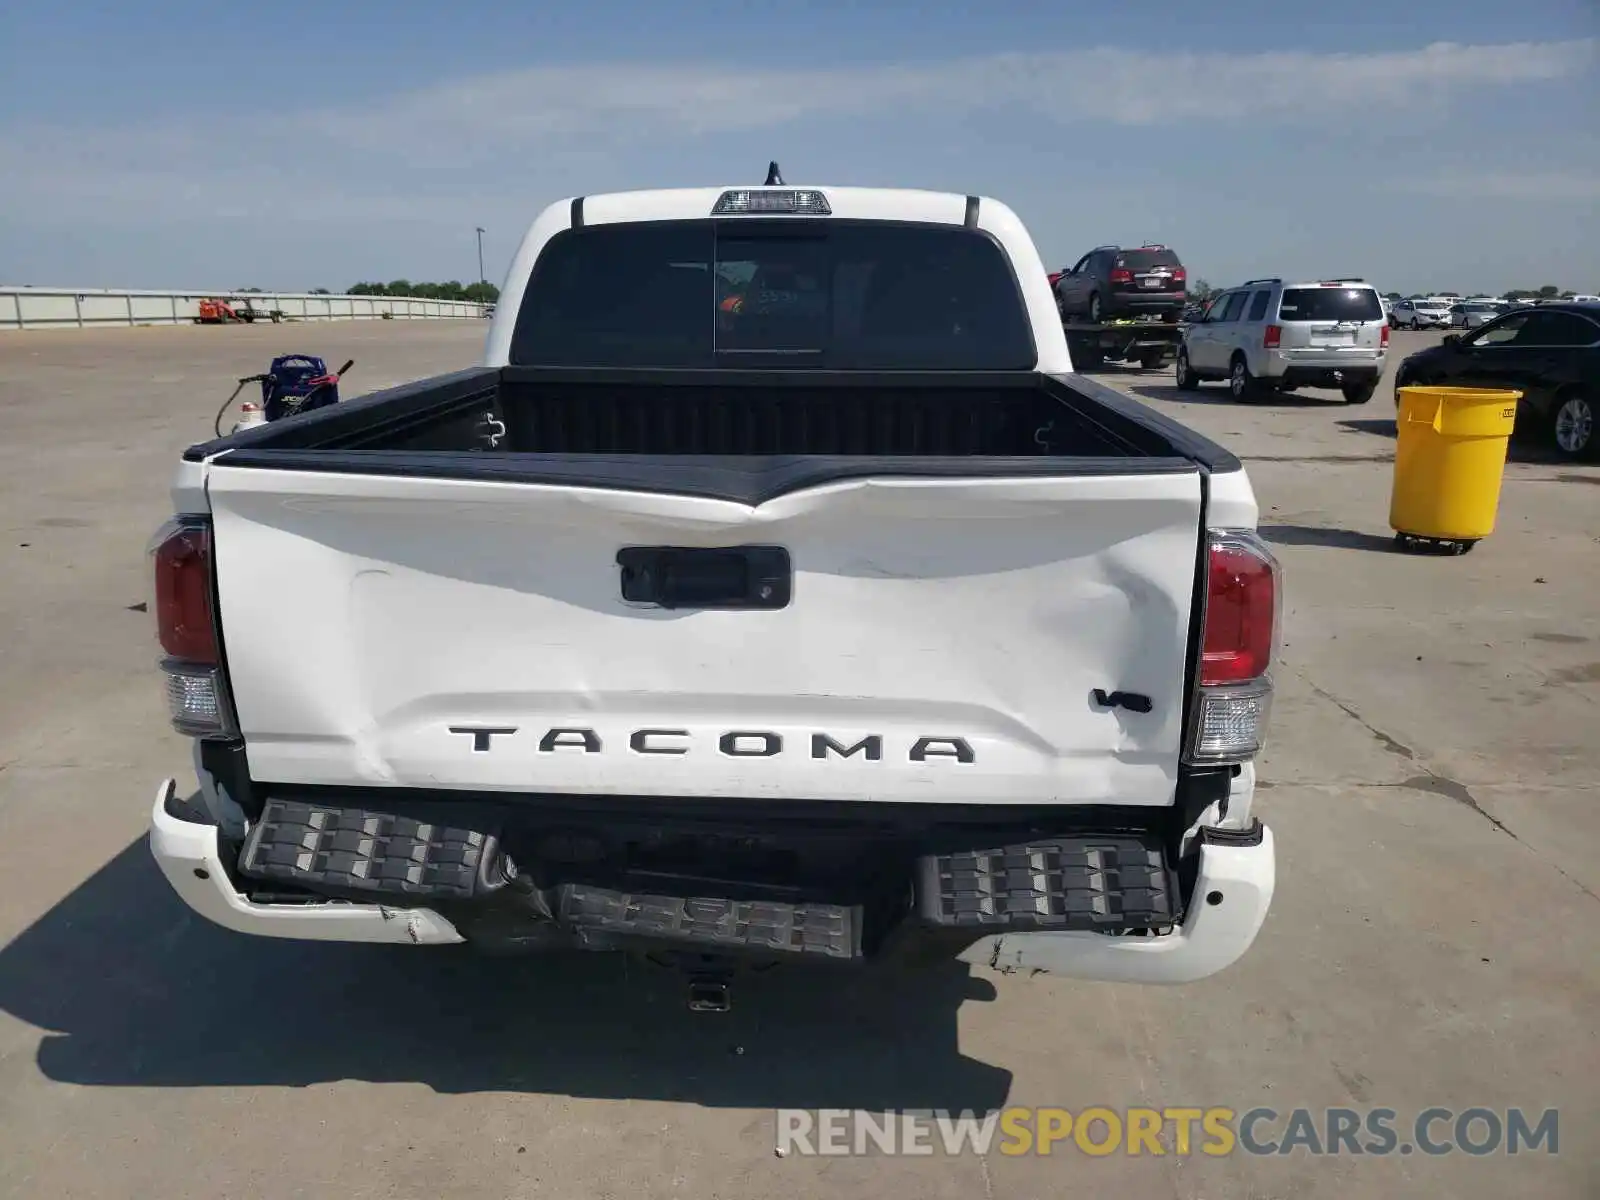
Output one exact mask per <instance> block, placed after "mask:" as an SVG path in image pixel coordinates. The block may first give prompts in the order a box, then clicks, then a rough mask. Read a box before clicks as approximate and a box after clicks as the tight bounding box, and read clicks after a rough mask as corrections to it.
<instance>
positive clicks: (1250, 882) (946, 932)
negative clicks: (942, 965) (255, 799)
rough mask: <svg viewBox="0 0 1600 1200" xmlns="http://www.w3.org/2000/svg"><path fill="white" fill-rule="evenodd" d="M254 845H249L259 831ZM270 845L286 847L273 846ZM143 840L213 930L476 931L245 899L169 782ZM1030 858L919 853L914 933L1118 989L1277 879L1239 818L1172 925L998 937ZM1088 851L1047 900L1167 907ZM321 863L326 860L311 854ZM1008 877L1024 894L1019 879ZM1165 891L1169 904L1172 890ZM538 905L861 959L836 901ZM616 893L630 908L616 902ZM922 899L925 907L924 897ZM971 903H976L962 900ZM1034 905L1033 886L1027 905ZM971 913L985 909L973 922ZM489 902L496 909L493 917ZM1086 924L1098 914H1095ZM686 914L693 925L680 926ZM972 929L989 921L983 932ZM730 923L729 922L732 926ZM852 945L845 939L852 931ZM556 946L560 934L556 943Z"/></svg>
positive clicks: (383, 913) (1217, 940) (218, 847)
mask: <svg viewBox="0 0 1600 1200" xmlns="http://www.w3.org/2000/svg"><path fill="white" fill-rule="evenodd" d="M1237 799H1239V800H1244V799H1245V797H1243V796H1240V797H1237ZM352 811H353V810H352ZM259 827H260V826H259V825H258V828H259ZM319 828H320V826H319ZM255 840H256V843H257V844H258V846H259V843H260V839H259V838H257V839H255ZM1101 841H1102V843H1103V842H1104V841H1105V839H1101ZM273 844H275V845H287V844H288V843H285V842H282V841H281V840H280V842H278V843H273ZM150 848H151V852H152V854H153V856H154V857H155V859H156V862H157V863H158V864H159V866H160V868H161V871H162V873H163V874H164V875H165V876H166V878H167V881H168V883H169V884H170V885H171V886H172V888H173V890H174V891H176V892H177V893H178V895H179V896H180V897H181V898H182V899H183V901H184V903H186V904H187V905H188V906H189V907H190V908H191V909H193V910H194V911H195V912H196V913H197V914H199V915H200V916H202V917H205V918H206V919H207V920H209V921H211V922H212V923H214V924H217V925H220V926H222V927H224V928H226V929H231V930H234V931H236V932H239V933H247V934H254V935H257V936H263V937H276V938H293V939H303V940H312V941H343V942H386V943H393V944H404V945H444V944H453V943H460V942H464V941H468V940H478V937H479V933H477V932H473V931H474V930H477V929H478V927H479V923H480V918H481V916H482V914H481V913H475V912H473V911H472V908H473V907H474V905H473V904H463V903H462V902H461V900H460V898H459V897H458V898H456V899H445V900H442V901H440V902H439V908H441V909H444V910H445V911H446V912H448V913H449V914H450V916H448V917H447V916H445V915H442V914H441V913H440V912H439V911H435V909H433V908H429V907H419V906H416V905H417V904H418V901H416V900H415V899H412V898H409V897H406V896H404V895H395V896H393V897H392V900H393V902H391V903H383V902H377V899H378V898H377V897H373V898H372V902H368V901H366V900H365V899H363V898H361V897H351V898H344V899H328V898H324V897H320V896H310V895H301V896H291V897H286V898H284V899H281V900H274V901H273V902H257V901H255V900H252V899H251V896H250V895H249V894H246V892H247V891H249V889H251V888H252V887H253V886H255V887H259V886H260V884H259V879H258V880H257V881H256V883H255V884H254V885H253V884H252V881H250V880H247V879H245V878H244V877H243V876H242V875H240V874H239V871H240V870H241V869H244V863H243V860H239V861H237V862H236V861H235V860H236V859H238V843H237V842H229V843H224V842H223V841H222V840H221V839H220V838H219V833H218V830H217V827H216V826H215V825H213V824H211V823H210V821H209V819H208V818H206V817H204V816H202V815H200V814H198V813H193V812H190V811H187V810H186V809H185V808H184V807H183V806H182V805H181V804H179V803H178V802H177V799H176V787H175V784H174V781H173V780H170V779H168V780H165V781H163V782H162V784H161V786H160V787H159V788H158V790H157V793H156V797H155V803H154V806H153V808H152V810H151V818H150ZM1019 849H1020V848H1019ZM1039 853H1040V852H1039V851H1038V850H1037V849H1036V848H1033V847H1029V848H1026V849H1025V850H1024V852H1023V853H1022V854H1021V855H1020V857H1021V859H1023V860H1024V861H1022V862H1021V863H1019V862H1016V861H1007V862H1001V861H998V860H997V859H995V858H994V856H990V860H989V862H988V865H986V866H983V865H979V866H977V867H975V866H974V863H973V862H972V861H971V858H972V856H970V855H965V854H958V855H955V856H953V857H941V858H937V859H935V858H929V859H926V860H924V862H923V870H924V880H925V881H927V880H931V879H933V878H935V877H942V878H943V879H944V880H945V881H946V885H945V886H943V890H942V891H941V888H940V886H939V885H935V884H932V883H929V884H928V886H927V890H923V891H919V895H920V897H921V899H920V901H919V904H920V908H921V911H920V913H919V914H918V917H919V918H920V919H921V920H922V921H923V922H924V924H923V925H922V927H921V928H922V931H923V932H924V933H926V932H929V931H930V929H931V932H932V934H933V935H934V938H935V940H936V942H937V941H940V940H942V941H944V942H945V943H947V944H949V949H947V950H946V951H945V952H944V954H945V956H946V957H948V956H952V955H953V956H955V957H958V958H959V959H961V960H962V961H965V962H968V963H972V964H976V965H984V966H990V967H993V968H995V969H998V970H1001V971H1013V970H1027V971H1030V972H1031V971H1043V972H1048V973H1052V974H1058V975H1063V976H1066V977H1069V978H1076V979H1098V980H1106V981H1115V982H1130V983H1150V984H1160V983H1186V982H1190V981H1193V980H1197V979H1201V978H1204V977H1206V976H1208V975H1212V974H1215V973H1216V972H1219V971H1221V970H1223V969H1224V968H1226V967H1228V966H1229V965H1231V964H1232V963H1233V962H1235V961H1236V960H1237V959H1238V958H1239V957H1240V956H1241V955H1243V954H1244V953H1245V952H1246V951H1247V950H1248V949H1249V948H1250V945H1251V944H1252V942H1254V940H1255V937H1256V935H1257V933H1258V932H1259V930H1260V928H1261V925H1262V923H1263V922H1264V921H1265V919H1266V913H1267V909H1268V907H1269V906H1270V904H1271V901H1272V893H1273V887H1274V880H1275V856H1274V848H1273V839H1272V835H1271V832H1270V831H1269V830H1267V829H1266V828H1265V827H1264V826H1262V825H1260V824H1259V823H1256V822H1252V823H1251V824H1250V827H1249V829H1248V830H1246V831H1243V832H1224V831H1219V830H1207V831H1205V832H1204V833H1203V834H1202V841H1201V845H1200V848H1199V852H1198V859H1197V863H1196V866H1195V881H1194V883H1193V886H1192V889H1191V890H1189V895H1190V897H1191V899H1190V902H1189V904H1188V906H1187V911H1186V912H1184V913H1183V914H1182V916H1181V921H1180V922H1178V923H1176V924H1174V923H1173V922H1172V917H1171V916H1170V915H1169V916H1168V917H1167V918H1164V919H1163V920H1161V921H1160V922H1156V923H1157V924H1159V925H1161V932H1159V933H1148V934H1145V933H1117V932H1111V931H1107V932H1094V931H1091V930H1089V929H1085V928H1082V926H1081V923H1079V924H1076V925H1074V927H1073V928H1071V929H1068V930H1062V929H1039V928H1037V926H1036V925H1035V926H1034V927H1032V928H1026V929H1022V930H1018V929H1016V928H1014V927H1013V928H1008V929H1002V930H996V929H995V925H994V921H996V920H1001V919H1003V918H1002V917H1001V914H1000V912H999V911H998V910H1000V909H1010V910H1011V911H1012V912H1013V913H1015V912H1017V911H1019V910H1018V909H1017V907H1016V904H1015V896H1016V893H1012V898H1011V899H1010V900H1004V901H1003V900H1002V899H1001V896H1002V895H1003V894H1004V893H1005V891H1006V887H1007V881H1008V880H1009V881H1010V882H1011V885H1012V886H1016V884H1015V880H1016V878H1017V876H1016V872H1017V871H1018V870H1019V869H1021V870H1022V871H1023V872H1024V874H1027V873H1028V872H1029V870H1030V868H1031V869H1032V870H1033V871H1040V870H1053V871H1055V872H1057V873H1058V876H1059V872H1060V871H1061V870H1062V869H1063V863H1062V862H1061V861H1059V860H1058V861H1056V862H1055V863H1054V864H1052V865H1050V866H1048V867H1047V866H1045V865H1042V860H1041V859H1040V858H1038V857H1037V856H1038V855H1039ZM1094 854H1095V855H1096V857H1095V859H1094V860H1093V861H1092V862H1090V863H1089V864H1088V866H1087V868H1086V870H1085V869H1084V868H1081V867H1080V868H1079V873H1078V875H1077V876H1076V878H1077V879H1078V880H1079V882H1078V883H1077V884H1076V885H1075V889H1074V890H1073V892H1072V894H1071V895H1070V896H1066V895H1065V894H1063V895H1062V896H1059V897H1055V898H1054V899H1055V900H1060V901H1064V902H1065V908H1066V909H1067V910H1068V912H1069V914H1070V911H1072V910H1076V911H1078V912H1080V913H1084V912H1090V911H1102V909H1103V906H1104V905H1105V904H1108V903H1109V904H1111V905H1112V906H1114V907H1118V908H1126V909H1129V910H1131V909H1132V908H1134V907H1135V906H1136V904H1137V903H1139V900H1138V899H1137V897H1136V893H1144V895H1145V900H1144V903H1146V904H1147V906H1148V908H1147V911H1160V910H1161V909H1162V906H1163V905H1164V904H1166V903H1169V902H1168V901H1165V900H1163V899H1162V896H1163V894H1164V893H1165V891H1166V889H1165V883H1164V879H1163V872H1162V871H1161V870H1160V869H1159V865H1158V863H1157V862H1156V860H1152V862H1151V869H1150V870H1145V869H1143V868H1142V867H1141V866H1140V864H1139V862H1138V858H1139V855H1138V853H1137V849H1136V848H1132V849H1125V852H1124V854H1123V855H1122V857H1121V858H1120V860H1119V859H1117V858H1116V856H1114V855H1113V856H1111V857H1105V854H1106V852H1105V850H1104V849H1103V848H1099V847H1097V848H1096V849H1095V851H1094ZM263 857H270V855H264V856H263ZM291 857H292V856H291ZM1012 857H1013V858H1016V857H1018V856H1012ZM1030 860H1031V861H1030ZM324 861H328V860H327V859H326V858H324ZM252 869H254V868H252ZM974 870H976V871H977V873H976V874H974ZM255 873H256V874H258V876H259V875H260V874H261V872H259V871H256V872H255ZM466 874H477V871H476V868H475V867H472V866H471V864H468V870H467V872H466ZM1086 874H1087V875H1098V874H1104V875H1106V876H1108V877H1113V878H1116V879H1119V880H1121V881H1122V882H1121V884H1120V885H1118V890H1117V891H1116V892H1115V893H1113V892H1109V891H1108V892H1099V891H1097V890H1095V889H1093V888H1087V887H1085V886H1084V884H1083V882H1082V880H1083V879H1084V878H1085V877H1086ZM465 877H466V876H465V875H463V877H462V880H461V881H454V877H453V876H452V877H451V879H450V880H444V881H443V882H442V883H441V881H440V880H438V879H435V880H434V885H433V886H434V887H435V890H441V891H449V890H451V888H452V887H455V886H456V884H457V883H461V882H464V880H465ZM479 877H480V878H481V876H479ZM372 878H374V879H375V878H376V876H373V877H372ZM1035 878H1038V876H1035ZM951 879H954V880H955V882H954V884H949V883H948V881H949V880H951ZM375 886H376V885H375ZM384 886H388V885H384ZM1021 886H1022V887H1023V888H1024V889H1025V891H1026V888H1027V887H1028V883H1027V881H1026V880H1025V881H1024V882H1023V883H1022V884H1021ZM241 888H243V889H245V890H241ZM289 890H290V892H292V891H293V889H292V888H291V889H289ZM253 894H256V895H261V894H262V893H261V892H259V891H257V892H254V893H253ZM501 895H502V896H503V895H505V893H501ZM1172 897H1173V899H1172V902H1175V901H1176V889H1175V888H1174V890H1173V893H1172ZM552 899H554V904H553V907H554V909H555V911H556V913H557V914H558V915H559V918H560V920H561V922H562V924H563V925H565V926H567V930H566V931H567V932H568V933H571V932H573V931H574V930H576V932H577V937H576V944H577V945H579V946H587V947H588V948H594V949H622V948H627V947H628V946H629V945H635V946H636V945H638V944H639V942H640V941H641V940H647V941H650V942H652V943H655V944H657V945H659V944H660V943H661V942H662V939H663V938H665V939H667V940H676V941H679V942H680V944H682V941H683V939H684V938H685V937H688V938H690V939H692V940H693V941H695V942H696V943H698V948H699V949H700V950H702V951H710V950H716V949H718V948H719V947H718V945H717V943H718V942H721V943H722V946H721V948H722V949H726V950H728V951H730V952H732V951H735V950H743V951H749V950H752V949H760V950H766V951H771V950H776V949H780V948H782V947H780V944H779V943H780V942H793V943H794V944H793V945H791V946H789V947H788V948H789V949H794V950H799V949H801V947H800V946H799V944H798V943H799V940H801V939H802V938H803V940H806V941H809V942H815V943H816V945H813V946H807V947H805V949H807V950H816V949H819V948H820V949H821V950H822V951H823V953H822V954H821V955H818V954H815V953H800V954H784V955H781V957H783V958H787V959H789V960H790V961H803V960H811V961H817V960H818V959H819V958H830V957H831V958H835V959H837V958H859V954H852V953H848V952H842V951H841V950H840V949H839V947H833V948H831V949H830V947H829V946H828V945H827V944H826V943H827V942H828V940H829V938H833V939H835V940H837V936H838V935H836V934H834V933H829V935H828V937H827V938H823V937H822V936H821V933H820V932H819V931H820V930H821V924H820V922H823V921H825V920H840V921H844V922H846V925H845V928H846V934H845V935H844V936H845V941H849V940H850V935H849V933H848V928H849V918H848V916H847V914H848V912H849V910H846V909H840V910H837V911H835V912H832V913H825V912H822V911H821V909H822V908H825V907H826V906H814V907H815V908H816V909H817V910H818V911H814V912H810V913H809V914H797V913H796V912H795V911H793V910H792V909H790V910H789V911H784V910H786V909H788V907H789V906H785V905H765V906H763V905H760V904H755V905H745V906H744V907H745V908H747V909H749V910H750V911H748V912H735V911H734V910H733V908H732V907H731V906H726V905H724V906H723V907H721V908H718V909H717V910H716V911H708V910H707V909H706V907H705V906H706V905H708V904H710V905H717V904H719V903H720V902H716V901H693V900H691V901H689V902H688V904H687V905H682V904H678V905H677V906H676V907H675V908H672V909H670V910H669V909H667V908H666V907H664V906H663V905H661V904H660V903H651V901H659V900H660V899H661V898H659V897H654V898H653V897H645V896H638V895H635V896H632V897H631V898H630V897H627V896H619V894H618V893H610V892H606V891H605V890H604V889H600V888H584V887H580V888H576V889H573V888H565V889H563V892H562V894H561V895H560V897H559V898H556V897H552ZM630 899H631V901H632V903H628V901H629V900H630ZM930 899H931V900H933V901H934V902H933V903H930V902H929V901H930ZM1024 899H1026V896H1024ZM974 900H976V902H977V903H976V906H974V904H973V903H971V902H972V901H974ZM1043 900H1044V897H1043V895H1042V894H1041V895H1040V901H1041V903H1043ZM408 901H409V902H408ZM939 901H942V902H943V905H944V907H945V908H946V910H947V911H946V912H945V913H944V914H943V915H941V914H940V913H939V912H938V911H937V910H938V909H939V907H940V904H939ZM430 902H431V901H430ZM1031 906H1032V901H1027V905H1026V907H1028V908H1031ZM976 908H982V909H984V910H985V911H986V912H987V916H983V915H981V914H980V915H977V916H976V917H974V913H975V910H976ZM499 911H500V914H501V915H505V914H506V912H507V910H505V909H501V910H499ZM546 911H547V915H548V910H546ZM1057 912H1058V917H1057V918H1055V919H1059V915H1060V912H1061V910H1060V909H1059V908H1058V909H1057ZM963 914H965V915H963ZM521 916H522V914H521V913H520V912H519V913H517V914H515V919H514V924H515V926H516V927H517V930H518V934H517V939H525V941H524V943H523V944H525V945H526V946H528V947H529V948H539V947H540V946H541V945H549V944H552V943H551V942H550V941H549V940H548V939H546V938H545V937H543V936H538V937H531V936H527V934H528V932H529V931H528V930H527V929H526V928H524V926H525V922H524V921H523V920H522V919H521ZM799 918H804V919H803V920H802V919H799ZM1069 919H1070V917H1069ZM1090 920H1091V921H1094V922H1095V923H1097V924H1098V923H1100V919H1099V918H1090ZM462 922H465V924H463V923H462ZM696 923H698V924H700V925H701V926H702V928H701V929H699V930H694V929H691V928H689V927H690V926H691V925H694V924H696ZM985 923H988V929H984V928H983V925H984V924H985ZM802 925H804V926H805V928H802ZM733 926H739V927H740V928H739V929H738V930H737V931H736V932H735V931H733V929H732V927H733ZM580 927H581V928H580ZM712 927H719V928H712ZM540 928H542V929H548V928H549V926H548V925H542V926H540ZM463 931H466V932H470V933H472V937H470V938H469V937H468V936H465V935H464V932H463ZM730 935H731V936H730ZM952 938H953V942H952ZM819 939H820V940H819ZM563 940H566V939H563ZM856 941H857V944H859V937H857V938H856ZM736 943H737V944H736ZM508 944H510V943H508ZM568 944H573V943H572V942H570V941H569V942H568ZM691 948H694V947H691ZM919 957H920V956H919Z"/></svg>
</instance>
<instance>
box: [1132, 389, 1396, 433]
mask: <svg viewBox="0 0 1600 1200" xmlns="http://www.w3.org/2000/svg"><path fill="white" fill-rule="evenodd" d="M1128 390H1129V391H1130V392H1132V393H1133V394H1134V395H1135V396H1137V397H1138V398H1139V399H1141V400H1159V401H1162V402H1163V403H1167V404H1225V405H1227V406H1228V407H1229V408H1261V409H1273V408H1334V407H1338V408H1343V407H1345V402H1344V398H1343V397H1342V396H1340V395H1339V394H1338V393H1337V392H1327V393H1306V392H1269V393H1267V394H1265V395H1263V396H1260V397H1258V398H1256V399H1253V400H1235V399H1234V398H1233V396H1232V394H1231V393H1230V392H1229V391H1228V389H1227V388H1226V387H1224V386H1222V385H1221V384H1206V385H1204V386H1202V387H1198V388H1196V389H1195V390H1194V391H1192V392H1185V391H1181V390H1180V389H1178V388H1177V387H1174V386H1173V385H1172V384H1170V383H1169V384H1165V385H1159V384H1148V383H1145V384H1134V385H1132V386H1130V387H1129V388H1128ZM1393 423H1394V422H1392V421H1391V422H1390V424H1391V425H1392V424H1393Z"/></svg>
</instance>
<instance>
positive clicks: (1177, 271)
mask: <svg viewBox="0 0 1600 1200" xmlns="http://www.w3.org/2000/svg"><path fill="white" fill-rule="evenodd" d="M1188 278H1189V276H1188V275H1187V274H1185V273H1184V269H1183V268H1182V267H1173V268H1172V282H1173V283H1182V282H1183V281H1184V280H1186V279H1188Z"/></svg>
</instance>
